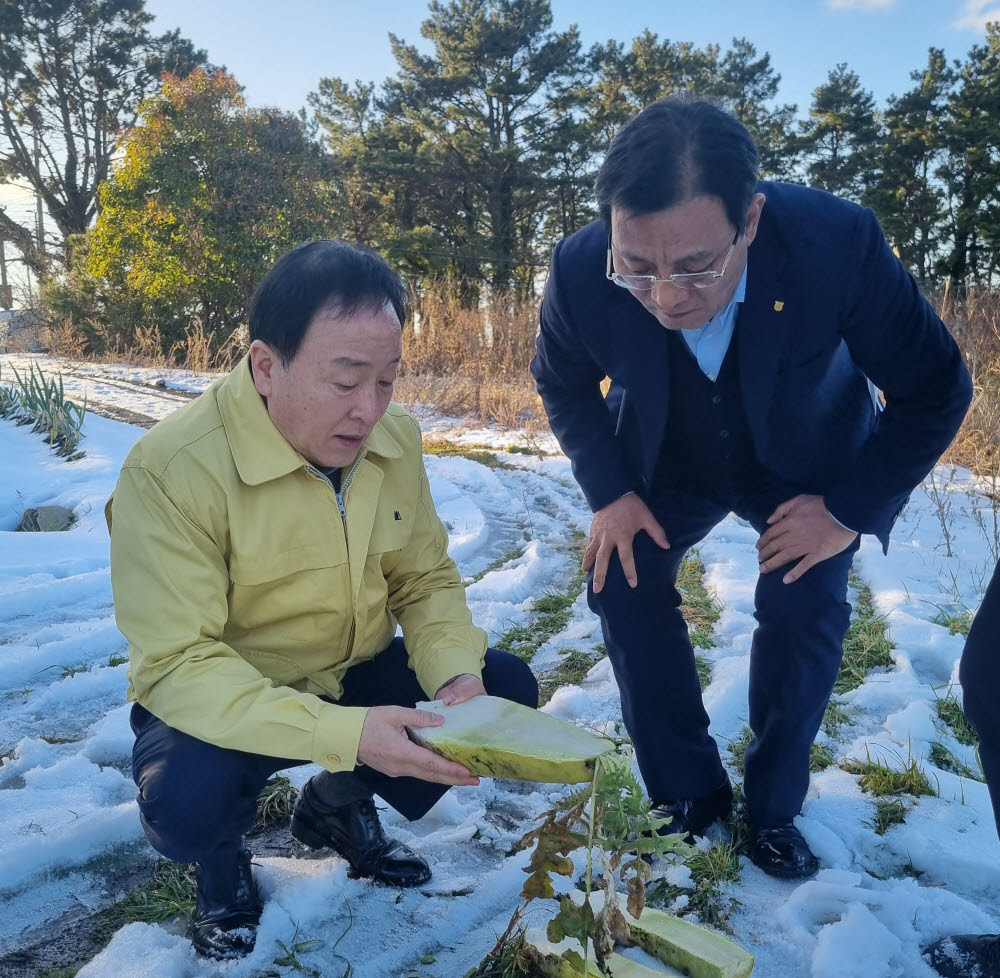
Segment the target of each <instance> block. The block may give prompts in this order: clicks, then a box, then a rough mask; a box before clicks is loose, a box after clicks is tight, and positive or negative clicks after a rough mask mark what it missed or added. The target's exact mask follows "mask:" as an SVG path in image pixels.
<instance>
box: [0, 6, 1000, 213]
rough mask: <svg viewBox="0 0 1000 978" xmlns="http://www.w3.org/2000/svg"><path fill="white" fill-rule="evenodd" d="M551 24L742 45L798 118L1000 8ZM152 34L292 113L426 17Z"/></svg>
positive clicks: (225, 13) (963, 36)
mask: <svg viewBox="0 0 1000 978" xmlns="http://www.w3.org/2000/svg"><path fill="white" fill-rule="evenodd" d="M551 5H552V12H553V22H554V23H553V26H554V28H555V29H556V30H565V29H566V28H567V27H569V25H570V24H577V25H578V27H579V29H580V34H581V38H582V41H583V44H584V46H585V47H589V46H590V45H592V44H595V43H597V42H601V41H607V40H609V39H612V38H614V39H616V40H620V41H623V42H626V43H627V42H629V41H630V40H631V39H632V38H634V37H635V36H637V35H638V34H640V33H641V32H642V31H643V30H645V29H647V28H648V29H650V30H651V31H653V32H654V33H656V34H658V35H659V36H660V37H661V38H670V39H671V40H674V41H691V42H693V43H694V44H695V45H697V46H698V47H702V46H704V45H706V44H709V43H717V44H719V45H720V46H721V47H722V49H723V50H726V49H727V48H728V47H729V45H730V43H731V41H732V39H733V38H734V37H746V38H747V39H748V40H750V41H751V42H752V43H753V44H754V45H755V46H756V47H757V50H758V52H760V53H763V52H765V51H766V52H768V53H769V54H770V55H771V63H772V65H773V66H774V69H775V70H776V71H777V72H778V73H779V74H780V75H781V79H782V80H781V86H780V88H779V91H778V101H779V102H783V103H784V102H788V103H793V104H796V105H797V106H798V108H799V113H800V115H802V116H805V114H806V112H807V110H808V106H809V102H810V98H811V94H812V91H813V89H814V88H816V86H818V85H820V84H822V83H823V82H824V81H825V80H826V75H827V72H828V71H830V70H831V69H832V68H833V67H834V66H835V65H836V64H837V63H838V62H841V61H846V62H847V64H848V65H849V67H850V68H851V69H852V70H854V71H855V72H857V74H858V75H859V76H860V78H861V83H862V85H863V86H864V87H865V88H867V89H869V90H870V91H872V93H873V94H874V96H875V99H876V102H877V104H879V105H884V104H885V101H886V99H887V98H888V97H889V96H890V95H891V94H893V93H897V94H898V93H900V92H902V91H905V90H906V89H907V88H908V87H909V86H910V85H911V82H910V77H909V75H910V72H911V71H914V70H916V69H921V68H923V67H924V65H925V64H926V61H927V49H928V48H929V47H932V46H934V47H941V48H944V50H945V53H946V55H947V56H948V58H949V59H955V58H964V56H965V55H966V54H967V52H968V51H969V49H970V47H971V46H972V45H973V44H975V43H980V42H981V41H982V40H983V37H984V32H985V24H986V22H987V21H988V20H1000V0H770V2H769V3H766V4H765V3H757V4H751V3H747V2H746V0H711V2H705V3H691V2H689V0H685V2H679V0H626V2H624V3H613V2H609V0H551ZM146 6H147V9H148V10H149V11H150V12H151V13H153V14H154V15H155V18H156V19H155V22H154V24H153V29H154V30H157V31H161V30H162V31H166V30H171V29H173V28H179V29H180V30H181V32H182V33H183V34H184V35H186V36H187V37H189V38H190V39H191V40H192V41H194V42H195V43H196V44H197V45H198V46H200V47H202V48H205V49H206V51H207V52H208V56H209V58H210V60H211V61H212V63H214V64H218V65H225V66H226V68H227V69H228V70H229V71H230V72H231V73H232V74H233V75H234V76H235V77H236V78H237V80H238V81H239V82H240V83H241V84H243V85H244V86H245V88H246V95H247V98H248V100H249V101H250V103H251V104H253V105H277V106H279V107H280V108H283V109H288V110H291V111H296V112H297V111H298V110H299V109H300V108H302V107H303V106H305V104H306V98H307V96H308V94H309V93H310V92H311V91H313V90H315V88H316V86H317V83H318V81H319V79H320V78H323V77H329V76H339V77H341V78H343V79H345V80H347V81H349V82H351V81H354V80H355V79H360V80H362V81H370V82H376V83H378V82H381V81H382V80H384V79H385V78H387V77H388V76H390V75H392V74H393V73H394V70H395V62H394V60H393V58H392V53H391V50H390V45H389V32H390V31H391V32H392V33H394V34H396V35H397V36H398V37H400V38H402V39H403V40H405V41H407V42H410V43H414V44H417V45H418V47H419V46H421V45H424V46H425V47H426V42H425V41H424V40H423V38H421V36H420V25H421V23H422V22H423V21H424V20H425V19H426V18H427V16H428V5H427V3H426V2H423V0H363V2H357V0H354V2H345V0H284V2H282V3H280V4H278V3H275V2H273V0H239V2H237V0H147V4H146ZM0 205H5V206H7V208H8V213H10V214H11V216H13V217H16V218H18V219H19V220H22V221H24V222H26V223H27V222H28V221H31V220H33V219H32V218H31V216H30V215H31V213H32V197H31V195H30V193H28V192H27V191H26V190H24V189H20V188H16V187H0Z"/></svg>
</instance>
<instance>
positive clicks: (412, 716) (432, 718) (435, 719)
mask: <svg viewBox="0 0 1000 978" xmlns="http://www.w3.org/2000/svg"><path fill="white" fill-rule="evenodd" d="M383 709H385V710H387V711H388V710H392V711H393V713H394V715H393V716H387V717H386V719H387V720H388V721H389V722H390V723H393V724H395V725H396V726H398V727H440V726H441V724H442V723H444V717H443V716H441V714H440V713H431V712H430V711H429V710H411V709H409V708H407V707H405V706H395V707H392V706H387V707H383Z"/></svg>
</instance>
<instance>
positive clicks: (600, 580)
mask: <svg viewBox="0 0 1000 978" xmlns="http://www.w3.org/2000/svg"><path fill="white" fill-rule="evenodd" d="M602 546H605V547H606V546H608V544H606V543H605V544H603V545H602ZM610 560H611V555H610V553H609V552H608V551H607V550H598V551H597V556H596V558H595V560H594V593H595V594H600V593H601V591H602V590H603V589H604V581H605V579H606V578H607V576H608V562H609V561H610Z"/></svg>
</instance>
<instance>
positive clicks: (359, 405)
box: [351, 387, 382, 428]
mask: <svg viewBox="0 0 1000 978" xmlns="http://www.w3.org/2000/svg"><path fill="white" fill-rule="evenodd" d="M351 415H352V417H354V418H355V419H356V420H358V421H362V422H364V424H365V425H366V426H367V427H369V428H372V427H374V426H375V425H376V423H377V422H378V419H379V418H381V417H382V404H381V401H380V399H379V396H378V392H377V391H376V390H375V389H374V388H371V387H364V388H362V389H360V390H359V391H358V392H357V396H356V397H355V399H354V404H353V405H352V406H351Z"/></svg>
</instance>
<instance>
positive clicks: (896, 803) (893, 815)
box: [872, 798, 913, 835]
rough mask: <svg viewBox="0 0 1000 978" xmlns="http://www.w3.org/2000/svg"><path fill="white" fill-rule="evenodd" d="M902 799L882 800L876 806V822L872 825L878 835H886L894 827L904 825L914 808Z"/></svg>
mask: <svg viewBox="0 0 1000 978" xmlns="http://www.w3.org/2000/svg"><path fill="white" fill-rule="evenodd" d="M912 807H913V806H912V805H906V804H905V803H904V802H903V799H902V798H881V799H879V801H878V802H877V803H876V805H875V820H874V821H873V822H872V825H873V827H874V829H875V834H876V835H885V834H886V832H888V831H889V829H891V828H892V827H893V826H894V825H902V824H903V822H905V821H906V815H907V813H908V812H909V811H910V809H911V808H912Z"/></svg>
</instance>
